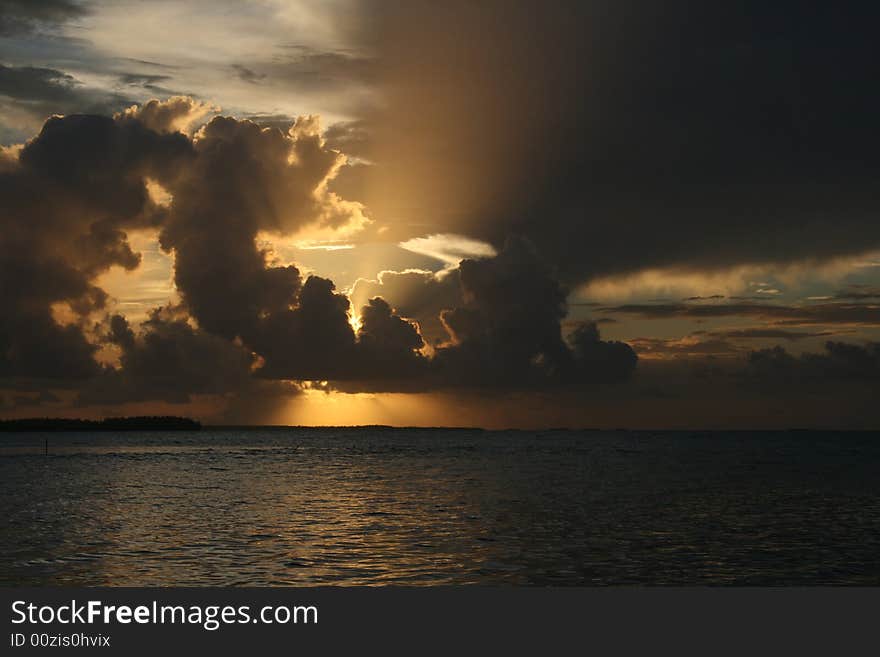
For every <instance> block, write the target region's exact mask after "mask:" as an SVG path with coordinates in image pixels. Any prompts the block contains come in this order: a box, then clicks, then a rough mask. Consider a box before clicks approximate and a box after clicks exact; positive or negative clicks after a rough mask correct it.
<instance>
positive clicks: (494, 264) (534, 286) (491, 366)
mask: <svg viewBox="0 0 880 657" xmlns="http://www.w3.org/2000/svg"><path fill="white" fill-rule="evenodd" d="M459 279H460V282H461V289H462V296H463V299H464V302H465V303H464V305H462V306H460V307H457V308H454V309H451V310H447V311H444V312H443V313H441V319H442V321H443V323H444V325H445V326H446V328H447V330H448V332H449V335H450V337H451V339H452V343H451V344H449V345H447V346H441V347H439V348H438V349H437V351H436V355H435V357H434V361H433V366H434V367H435V369H436V372H437V376H438V377H439V379H440V380H441V381H444V382H447V383H451V384H454V385H463V386H477V387H479V386H494V387H500V388H505V387H507V388H510V387H513V388H516V387H538V388H540V387H547V386H554V385H560V384H570V383H592V382H615V381H622V380H626V379H627V378H628V377H629V376H630V375H631V374H632V372H633V371H634V369H635V365H636V361H637V358H636V355H635V353H634V352H633V351H632V349H631V348H630V347H629V346H628V345H626V344H623V343H616V342H603V341H602V340H600V338H599V331H598V329H597V327H596V325H595V324H585V325H582V326H579V327H577V328H576V330H575V331H574V332H573V333H572V335H571V336H570V337H569V342H566V340H565V339H564V338H563V335H562V324H561V322H562V320H563V319H564V318H565V316H566V314H567V312H568V310H567V304H566V296H567V291H566V289H565V288H564V286H562V285H561V284H560V283H559V282H558V280H557V279H556V278H555V276H554V274H553V271H552V270H551V269H550V268H549V267H548V266H547V265H546V264H545V263H544V262H542V261H541V260H540V258H539V257H538V256H537V254H536V253H535V252H534V250H533V248H532V247H531V245H530V244H529V243H528V242H526V241H524V240H522V239H518V238H516V239H513V238H512V239H510V240H508V241H507V243H506V244H505V246H504V248H503V249H502V250H501V251H500V252H499V253H498V255H497V256H495V257H494V258H488V259H482V260H464V261H462V262H461V264H460V265H459Z"/></svg>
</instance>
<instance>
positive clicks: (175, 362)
mask: <svg viewBox="0 0 880 657" xmlns="http://www.w3.org/2000/svg"><path fill="white" fill-rule="evenodd" d="M106 340H107V342H108V343H110V344H112V345H114V346H116V347H117V348H118V349H119V351H120V356H119V367H118V368H114V367H108V368H106V369H105V370H104V371H103V372H102V373H101V375H100V376H98V377H95V378H94V379H92V380H91V381H90V382H89V383H88V384H87V386H86V387H85V389H84V390H83V391H82V392H81V393H80V395H79V398H78V402H79V403H80V404H82V405H89V404H96V403H99V404H114V403H115V404H119V403H124V402H132V401H153V400H158V401H167V402H170V403H187V402H189V401H191V400H192V396H193V395H197V394H224V393H230V392H239V391H241V390H242V389H244V388H245V387H247V385H248V383H249V381H250V369H251V365H252V362H253V356H252V354H251V353H250V352H248V351H247V350H246V349H244V348H243V347H242V346H241V345H238V344H235V343H234V342H231V341H229V340H225V339H223V338H220V337H218V336H215V335H211V334H208V333H205V332H204V331H201V330H199V329H196V328H194V327H193V326H192V325H190V324H189V323H188V322H187V320H186V317H185V316H181V315H180V314H179V313H177V314H175V313H174V312H173V311H172V310H168V309H161V308H160V309H157V310H156V311H154V312H153V313H152V314H151V316H150V318H149V319H148V320H147V321H146V322H144V323H143V325H142V326H141V328H140V331H138V332H135V330H134V329H132V328H131V326H130V325H129V323H128V321H127V320H126V319H125V318H124V317H122V316H121V315H113V316H112V317H110V318H109V322H108V330H107V332H106Z"/></svg>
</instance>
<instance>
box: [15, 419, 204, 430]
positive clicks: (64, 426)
mask: <svg viewBox="0 0 880 657" xmlns="http://www.w3.org/2000/svg"><path fill="white" fill-rule="evenodd" d="M201 428H202V424H201V423H200V422H199V421H198V420H193V419H191V418H186V417H173V416H139V417H109V418H104V419H103V420H80V419H74V418H23V419H18V420H0V432H7V433H8V432H27V431H34V432H37V431H41V432H47V431H50V432H51V431H199V430H201Z"/></svg>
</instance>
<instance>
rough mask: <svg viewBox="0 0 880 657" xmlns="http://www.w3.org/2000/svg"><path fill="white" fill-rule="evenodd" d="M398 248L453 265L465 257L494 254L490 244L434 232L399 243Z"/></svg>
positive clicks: (462, 236) (488, 256)
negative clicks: (434, 233) (433, 233)
mask: <svg viewBox="0 0 880 657" xmlns="http://www.w3.org/2000/svg"><path fill="white" fill-rule="evenodd" d="M399 246H400V248H402V249H406V250H407V251H412V252H413V253H418V254H421V255H426V256H429V257H431V258H435V259H436V260H439V261H440V262H442V263H444V264H445V265H447V266H452V267H455V266H457V265H458V264H459V263H460V262H461V261H462V260H464V259H466V258H490V257H492V256H494V255H496V251H495V249H494V247H493V246H492V245H491V244H486V243H485V242H481V241H479V240H475V239H472V238H470V237H465V236H464V235H453V234H436V235H428V236H426V237H414V238H413V239H410V240H406V241H405V242H401V243H400V245H399Z"/></svg>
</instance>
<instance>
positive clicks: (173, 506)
mask: <svg viewBox="0 0 880 657" xmlns="http://www.w3.org/2000/svg"><path fill="white" fill-rule="evenodd" d="M878 437H880V436H878V435H876V434H835V433H814V432H811V433H718V434H710V433H703V434H698V435H697V434H692V433H685V432H680V433H675V432H667V433H627V432H561V431H559V432H546V433H534V432H480V431H439V430H425V431H421V430H399V431H381V430H260V429H254V430H240V429H236V430H219V429H212V430H205V431H202V432H200V433H184V434H178V433H166V434H157V433H148V432H144V433H128V434H115V435H113V434H110V435H108V434H97V435H87V434H50V435H49V436H48V438H49V452H50V453H49V456H44V455H43V453H42V451H43V439H44V438H45V436H43V435H38V434H11V435H6V436H2V437H0V441H2V442H0V477H2V481H3V484H2V500H3V508H4V509H5V510H6V513H5V515H6V518H5V521H4V526H3V529H2V533H0V549H2V566H0V584H5V585H50V584H85V585H128V586H146V585H180V586H185V585H193V586H198V585H255V586H256V585H286V584H295V585H310V584H314V585H317V584H325V585H326V584H330V585H333V584H339V585H354V584H373V585H379V584H401V585H426V584H468V583H482V584H538V585H547V584H551V585H566V584H634V583H650V584H725V583H735V584H785V583H802V584H808V583H828V582H834V583H865V584H875V585H876V584H880V478H878V476H877V475H878V474H880V441H878Z"/></svg>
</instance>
